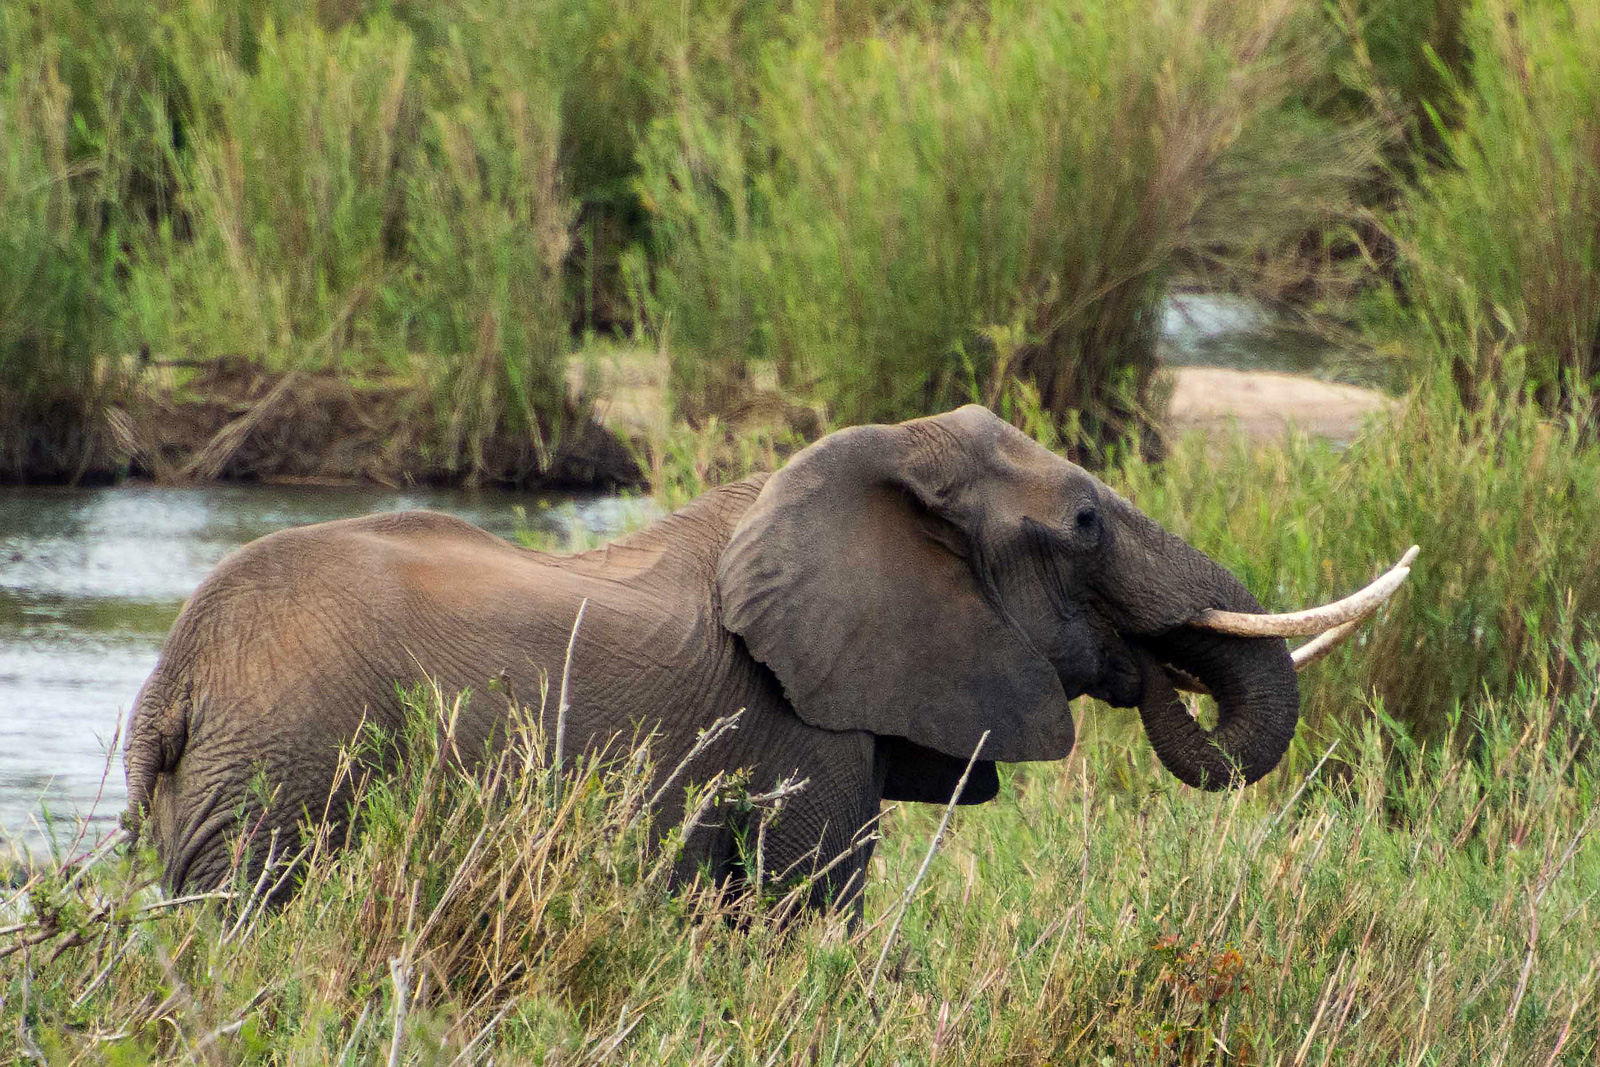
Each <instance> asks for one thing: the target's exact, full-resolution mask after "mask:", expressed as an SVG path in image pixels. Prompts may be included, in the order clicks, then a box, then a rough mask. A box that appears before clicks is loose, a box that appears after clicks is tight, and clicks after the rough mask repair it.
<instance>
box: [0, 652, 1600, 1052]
mask: <svg viewBox="0 0 1600 1067" xmlns="http://www.w3.org/2000/svg"><path fill="white" fill-rule="evenodd" d="M1595 660H1596V653H1595V651H1594V650H1593V649H1591V650H1590V651H1588V652H1587V653H1585V655H1584V656H1583V657H1581V658H1579V659H1578V660H1577V661H1575V662H1574V664H1573V669H1574V670H1575V671H1577V672H1578V673H1579V675H1580V677H1579V679H1578V682H1577V684H1576V686H1575V687H1574V688H1575V693H1574V695H1573V696H1572V697H1570V698H1563V697H1560V696H1558V695H1557V694H1556V693H1554V692H1553V691H1551V690H1550V689H1549V688H1548V687H1546V686H1543V685H1540V684H1529V685H1527V686H1526V687H1524V688H1522V689H1521V690H1519V692H1518V693H1517V694H1516V696H1515V701H1516V703H1517V705H1518V706H1519V708H1522V709H1523V710H1524V711H1525V717H1526V718H1527V719H1528V721H1530V722H1535V723H1537V724H1538V727H1539V728H1538V729H1537V730H1534V731H1530V732H1522V733H1519V732H1518V731H1517V730H1515V729H1512V728H1510V727H1509V725H1508V724H1501V725H1499V726H1496V727H1495V728H1494V729H1493V730H1492V731H1491V732H1490V734H1489V735H1488V736H1487V737H1486V739H1485V743H1484V745H1483V747H1482V748H1481V750H1480V751H1479V753H1478V754H1477V755H1476V756H1475V757H1471V758H1468V757H1464V756H1461V755H1460V754H1458V753H1457V752H1456V751H1455V750H1454V749H1453V748H1452V747H1451V746H1449V745H1440V746H1428V747H1406V748H1403V749H1402V751H1401V753H1400V755H1399V760H1400V763H1401V767H1402V770H1403V772H1404V773H1403V774H1401V775H1399V776H1396V775H1393V774H1391V773H1390V772H1391V764H1392V763H1393V761H1394V759H1395V757H1394V755H1393V754H1391V753H1388V752H1386V751H1385V749H1386V743H1385V742H1386V739H1385V737H1384V735H1383V731H1382V728H1381V727H1379V726H1377V725H1374V726H1372V727H1371V728H1370V729H1368V730H1367V731H1365V732H1364V733H1363V734H1362V735H1361V736H1359V737H1358V738H1356V740H1355V743H1354V745H1353V747H1352V748H1350V749H1347V750H1345V751H1343V752H1341V753H1339V754H1340V755H1341V756H1342V757H1343V758H1344V760H1345V761H1346V765H1347V766H1348V768H1349V771H1348V774H1347V775H1345V776H1330V775H1329V774H1327V773H1326V772H1327V767H1326V766H1324V767H1322V768H1320V769H1319V770H1317V773H1310V774H1307V775H1305V776H1304V777H1300V778H1296V779H1294V780H1288V781H1284V782H1282V783H1280V785H1281V788H1278V789H1275V790H1271V791H1268V790H1253V791H1248V792H1245V793H1239V794H1233V795H1222V796H1215V795H1206V794H1200V793H1196V792H1194V791H1191V790H1187V789H1184V788H1182V787H1180V786H1178V785H1177V784H1176V783H1174V782H1173V781H1172V780H1171V779H1170V777H1169V776H1167V775H1166V774H1165V773H1164V772H1163V771H1162V770H1161V769H1160V768H1159V767H1158V766H1157V765H1156V764H1155V761H1154V759H1153V758H1152V756H1151V754H1150V752H1149V750H1148V748H1147V746H1145V744H1144V742H1143V740H1142V738H1140V737H1139V736H1138V733H1137V731H1136V730H1133V731H1131V732H1130V731H1129V730H1127V729H1125V727H1124V724H1121V723H1117V722H1107V721H1105V720H1104V719H1103V718H1102V717H1101V716H1100V715H1098V714H1097V713H1090V714H1089V715H1088V716H1087V722H1086V726H1087V728H1086V729H1085V731H1084V737H1083V740H1082V743H1081V745H1080V748H1079V750H1078V752H1077V753H1076V754H1075V755H1074V756H1073V757H1072V758H1070V759H1069V760H1067V761H1065V762H1063V763H1060V764H1040V765H1032V766H1028V767H1025V768H1019V769H1015V770H1012V771H1010V772H1008V773H1007V775H1006V776H1005V782H1004V786H1003V790H1002V794H1001V797H1000V799H999V800H998V801H997V802H995V803H992V804H990V805H988V806H985V807H981V808H975V809H963V810H961V811H960V812H959V813H957V814H956V816H955V818H954V819H953V820H952V823H951V827H950V831H949V833H948V835H947V836H946V837H945V838H944V839H943V840H942V841H940V842H939V848H938V850H937V852H936V853H935V854H934V856H933V859H932V861H931V863H929V865H928V869H927V872H926V875H925V877H923V878H921V879H920V880H919V878H918V872H919V868H920V867H921V866H922V864H923V862H924V859H925V857H926V856H927V854H928V852H929V847H930V843H931V842H932V841H933V831H934V829H935V824H936V822H937V821H938V818H939V814H940V813H939V812H938V811H937V810H935V809H930V808H919V809H912V808H904V809H900V810H896V811H894V812H892V813H891V814H890V815H889V816H888V818H887V819H886V820H885V823H884V827H883V832H884V840H883V841H882V842H881V843H880V845H879V851H878V856H877V858H876V859H875V860H874V863H873V865H872V866H873V871H872V881H871V883H870V889H869V892H868V895H867V901H866V908H865V912H864V921H863V922H862V923H861V924H860V926H859V927H857V928H854V929H852V928H851V927H850V926H848V925H847V924H846V922H845V921H844V920H843V919H842V918H841V917H838V916H832V917H827V916H825V917H821V918H818V919H815V920H812V921H808V922H801V923H799V924H796V925H794V926H792V927H791V928H789V929H788V930H787V931H785V930H782V929H780V928H778V927H776V926H774V925H773V924H772V922H771V920H770V917H771V916H772V915H774V914H781V912H782V910H783V902H782V900H781V899H775V898H774V897H772V896H770V895H769V896H768V897H767V898H766V899H764V900H761V901H753V900H749V899H743V900H733V901H729V900H722V899H718V898H717V897H715V896H714V895H711V896H707V895H704V894H696V893H687V894H683V895H677V896H672V895H669V894H668V893H667V892H666V891H665V875H666V868H667V865H668V860H670V857H671V854H672V852H671V848H672V845H671V841H672V837H671V836H670V835H669V838H668V845H667V848H666V851H665V852H656V851H654V850H652V849H651V848H649V846H648V841H649V832H648V826H647V820H646V819H644V817H643V814H642V813H643V802H644V800H645V799H646V797H647V795H648V778H647V774H648V770H647V757H641V756H638V755H634V754H629V753H626V752H624V753H621V757H622V758H620V759H619V760H618V761H617V763H616V765H615V768H614V770H615V773H612V774H610V775H604V776H602V775H596V774H592V773H589V772H588V771H583V772H580V773H578V774H577V776H576V778H575V779H572V780H569V781H567V782H566V783H565V784H564V785H560V786H558V785H557V784H556V782H555V781H554V780H553V779H552V778H551V777H550V774H549V772H548V769H547V768H546V767H545V764H544V761H543V757H542V756H540V755H538V752H539V751H541V750H540V749H539V748H538V747H537V745H538V742H539V740H540V739H539V738H538V737H537V735H536V734H529V735H527V736H525V737H524V738H523V739H522V740H521V741H519V743H518V744H517V745H514V746H512V747H510V748H509V749H508V750H507V752H506V754H505V756H504V757H503V758H502V759H501V760H500V761H498V762H496V763H495V764H494V765H493V766H491V767H490V768H488V769H486V770H485V771H484V772H482V773H481V774H480V775H479V776H477V777H470V776H467V775H464V774H462V773H461V772H460V771H459V770H457V769H456V767H455V765H454V764H453V763H451V762H449V761H447V760H446V761H441V760H440V759H439V758H438V756H437V751H438V746H437V745H432V746H430V745H429V744H428V743H427V739H428V738H434V737H437V736H439V732H436V731H434V730H431V729H429V730H418V731H415V732H414V734H413V744H414V745H416V744H418V743H419V742H421V744H420V747H419V748H417V749H416V752H417V758H416V759H414V760H413V761H412V762H411V763H410V765H409V769H408V771H407V772H406V773H405V774H404V775H402V776H401V777H400V778H398V779H396V780H394V781H392V782H390V783H389V784H387V785H385V786H383V787H381V788H379V789H377V790H376V791H374V792H372V793H371V794H370V795H369V799H368V806H367V814H366V817H365V822H366V833H365V836H364V837H363V838H362V839H361V840H360V842H359V843H357V844H356V845H355V846H354V847H353V848H352V849H351V850H350V851H349V852H346V853H344V854H343V855H342V856H341V857H339V859H338V860H337V861H330V860H329V858H328V857H327V856H322V857H320V859H319V860H318V861H317V862H316V863H315V865H314V866H313V868H312V873H311V875H310V876H309V879H308V881H307V883H306V885H305V886H304V888H303V890H302V892H301V893H300V894H299V895H298V896H297V897H295V898H294V900H293V901H292V902H291V903H290V904H288V905H287V906H286V907H285V908H283V909H282V910H280V911H262V910H260V909H259V907H257V906H256V905H255V904H254V903H253V902H252V900H251V890H252V889H253V888H255V887H251V886H244V885H241V886H240V887H239V888H238V891H237V892H238V894H239V895H238V896H237V897H236V898H235V899H234V900H233V901H231V902H228V903H226V904H225V905H224V904H222V903H220V902H218V901H216V900H209V901H197V902H190V903H187V904H176V905H172V904H164V903H161V902H159V901H157V900H156V898H154V897H152V896H151V895H150V893H149V892H148V891H147V890H146V889H145V888H144V887H145V886H146V885H147V884H148V881H149V879H150V877H151V876H152V872H151V867H150V862H151V861H150V858H149V857H148V856H147V855H138V856H135V857H133V858H131V859H127V860H122V861H104V862H101V863H99V864H97V865H96V866H94V867H92V868H90V869H89V870H88V871H87V872H86V873H84V874H82V875H74V874H73V873H71V871H70V870H69V869H68V868H66V867H62V868H58V869H54V870H44V871H41V872H40V873H39V874H38V875H37V876H36V878H35V879H34V881H33V882H32V883H31V884H30V885H29V886H28V887H26V888H25V890H22V891H17V892H11V891H7V892H6V895H5V896H4V897H0V908H3V910H4V913H5V916H4V918H3V919H0V925H3V926H4V933H3V934H0V952H4V953H6V955H5V956H4V958H0V1033H4V1034H5V1035H6V1040H7V1041H8V1042H11V1043H13V1044H11V1046H10V1047H12V1048H14V1050H15V1051H16V1053H17V1054H20V1055H30V1054H43V1055H44V1056H45V1057H46V1058H47V1059H48V1060H49V1062H62V1063H66V1062H86V1063H98V1062H106V1063H134V1062H138V1063H144V1062H170V1063H189V1062H197V1063H211V1062H228V1063H266V1062H274V1063H366V1062H374V1061H379V1060H383V1059H384V1058H386V1057H389V1056H391V1055H393V1056H395V1057H397V1060H392V1061H391V1062H396V1061H397V1062H405V1063H441V1064H442V1063H448V1062H452V1061H454V1060H455V1059H456V1057H457V1056H458V1055H461V1054H462V1053H468V1054H469V1055H470V1057H471V1058H472V1059H473V1060H474V1061H476V1062H487V1061H488V1060H489V1059H490V1058H491V1057H492V1058H493V1059H494V1060H495V1061H496V1062H554V1060H555V1058H556V1057H557V1056H559V1057H560V1059H561V1061H562V1062H602V1061H603V1062H637V1063H671V1064H707V1065H710V1064H719V1063H720V1064H774V1063H825V1064H852V1063H862V1062H872V1063H878V1062H882V1063H889V1062H905V1063H915V1064H933V1063H960V1062H984V1063H1016V1064H1042V1063H1061V1062H1070V1063H1079V1062H1085V1063H1099V1062H1113V1063H1136V1064H1151V1065H1155V1064H1223V1063H1248V1064H1264V1063H1292V1062H1310V1063H1317V1062H1325V1061H1326V1062H1339V1063H1346V1064H1369V1063H1370V1064H1378V1063H1397V1062H1398V1063H1411V1062H1428V1063H1433V1064H1457V1063H1460V1064H1469V1063H1470V1064H1479V1063H1515V1064H1523V1063H1528V1064H1543V1063H1573V1064H1576V1063H1586V1062H1590V1058H1591V1057H1592V1056H1593V1055H1594V1053H1595V1051H1596V1034H1597V1033H1600V982H1597V971H1596V968H1595V965H1594V960H1595V958H1596V955H1597V953H1600V944H1597V943H1596V939H1595V933H1594V931H1595V929H1596V922H1595V919H1596V916H1595V914H1594V908H1595V903H1594V899H1593V888H1592V887H1593V886H1594V884H1595V882H1596V879H1597V878H1600V845H1597V844H1596V840H1595V837H1594V834H1593V830H1594V824H1595V816H1594V805H1595V800H1596V796H1595V790H1596V786H1597V784H1600V781H1597V778H1596V776H1595V769H1594V768H1593V766H1592V759H1591V757H1590V756H1589V755H1586V754H1585V753H1589V752H1592V744H1593V740H1594V737H1595V723H1594V712H1595V697H1596V693H1600V677H1597V676H1596V674H1595V669H1594V668H1595ZM421 710H422V712H423V714H424V716H425V717H424V718H423V719H421V722H422V723H424V724H428V723H431V722H439V723H447V722H448V719H449V714H450V708H449V702H448V701H445V700H443V699H442V698H440V697H438V696H437V695H435V696H433V697H431V698H430V699H429V700H428V701H427V702H425V703H423V704H422V705H421ZM530 745H531V746H532V747H526V746H530ZM430 753H431V754H430ZM1308 770H1311V769H1309V768H1308ZM697 795H699V796H701V797H702V798H704V799H705V800H706V802H707V803H708V804H718V803H724V802H736V801H737V798H738V797H739V796H740V790H739V787H738V783H737V782H736V781H725V782H723V783H721V784H720V785H717V786H716V787H715V788H712V789H710V790H702V791H700V792H699V793H698V794H697ZM706 810H708V811H709V810H711V809H710V808H707V809H706ZM908 891H909V904H908V905H907V904H906V903H905V898H906V894H907V892H908ZM902 912H903V914H902ZM16 924H20V925H16ZM880 958H881V959H883V960H884V964H883V966H882V968H881V973H879V974H877V977H876V980H875V981H874V973H875V972H876V971H878V970H879V966H878V961H879V960H880ZM469 1049H470V1052H469Z"/></svg>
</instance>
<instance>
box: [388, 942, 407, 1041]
mask: <svg viewBox="0 0 1600 1067" xmlns="http://www.w3.org/2000/svg"><path fill="white" fill-rule="evenodd" d="M389 977H390V978H391V979H392V980H393V981H394V1036H393V1038H391V1039H390V1041H389V1067H399V1065H400V1052H401V1050H402V1049H403V1048H404V1047H405V1041H404V1037H405V1026H406V1010H407V1009H408V1008H409V1007H410V1005H409V1004H408V1003H407V1000H408V998H409V996H410V993H411V986H410V983H411V968H410V967H408V966H406V965H405V963H404V962H402V961H401V959H400V957H399V956H391V957H389Z"/></svg>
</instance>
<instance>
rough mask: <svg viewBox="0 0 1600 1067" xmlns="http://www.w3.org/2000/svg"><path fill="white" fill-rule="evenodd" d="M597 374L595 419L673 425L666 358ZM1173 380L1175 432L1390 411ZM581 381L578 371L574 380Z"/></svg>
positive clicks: (1337, 428) (1210, 379) (1280, 391)
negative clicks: (668, 398) (667, 398)
mask: <svg viewBox="0 0 1600 1067" xmlns="http://www.w3.org/2000/svg"><path fill="white" fill-rule="evenodd" d="M594 370H595V371H596V372H597V373H598V381H599V384H600V395H601V396H602V397H604V399H603V400H601V402H600V403H599V404H598V405H596V410H595V415H596V417H597V418H598V419H599V421H600V422H601V423H602V424H603V425H605V426H607V427H608V428H610V429H612V430H613V431H615V432H617V433H618V434H620V435H622V436H623V437H631V438H635V439H641V438H642V439H646V440H648V439H650V438H652V437H655V436H657V435H659V434H660V433H662V432H664V431H665V430H666V428H667V427H668V426H669V425H670V422H671V419H670V416H669V414H668V408H667V402H666V378H667V369H666V359H665V358H664V357H663V356H661V355H660V354H659V353H656V352H649V351H645V350H633V351H617V352H614V353H609V354H607V355H605V356H602V357H601V358H600V359H599V360H598V361H597V364H596V366H595V367H594ZM1166 373H1167V374H1169V375H1170V376H1171V380H1172V382H1173V392H1172V398H1171V401H1170V403H1169V406H1168V409H1167V423H1166V428H1167V430H1168V432H1170V433H1172V434H1174V435H1182V434H1185V433H1188V432H1190V431H1194V430H1198V431H1201V432H1203V433H1206V434H1208V435H1212V436H1218V435H1221V434H1227V433H1231V432H1233V430H1234V428H1235V427H1237V429H1238V430H1239V431H1240V432H1242V433H1244V435H1245V436H1246V437H1247V438H1248V439H1249V440H1251V441H1253V442H1256V443H1260V444H1268V443H1273V442H1277V441H1282V440H1283V439H1284V438H1286V437H1287V436H1288V434H1289V432H1290V429H1291V427H1292V428H1294V429H1296V430H1299V431H1300V432H1302V433H1306V434H1309V435H1311V436H1313V437H1323V438H1328V439H1330V440H1333V441H1336V442H1339V443H1345V442H1348V441H1350V440H1351V439H1352V438H1354V437H1355V435H1356V433H1357V431H1359V430H1360V429H1361V424H1362V423H1363V422H1364V421H1365V420H1366V419H1367V418H1368V417H1369V416H1371V415H1373V414H1375V413H1378V412H1383V411H1387V410H1389V409H1390V408H1391V407H1393V405H1394V403H1395V402H1394V399H1393V398H1392V397H1388V396H1385V395H1384V394H1383V393H1380V392H1378V391H1377V390H1375V389H1363V388H1361V387H1360V386H1355V385H1340V384H1337V383H1334V382H1324V381H1320V380H1318V379H1316V378H1308V377H1303V376H1300V375H1295V374H1283V373H1279V372H1276V371H1253V370H1252V371H1244V370H1224V369H1220V368H1215V367H1169V368H1167V371H1166ZM580 380H581V379H580V378H579V377H578V372H577V371H576V370H575V371H574V375H573V385H574V388H575V389H576V388H577V386H578V383H579V381H580Z"/></svg>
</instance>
